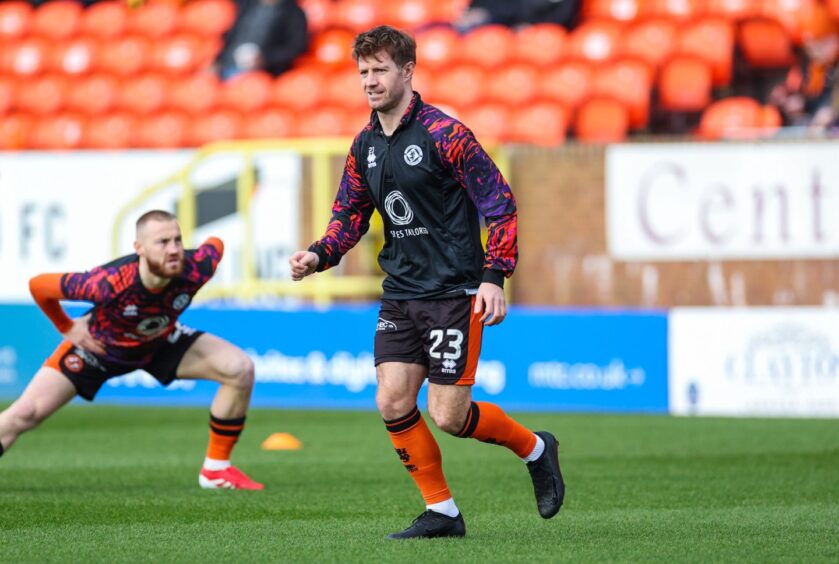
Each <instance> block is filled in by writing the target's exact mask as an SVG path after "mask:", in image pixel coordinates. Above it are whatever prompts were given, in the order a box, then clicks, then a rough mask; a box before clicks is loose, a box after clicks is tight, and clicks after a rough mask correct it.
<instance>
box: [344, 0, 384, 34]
mask: <svg viewBox="0 0 839 564" xmlns="http://www.w3.org/2000/svg"><path fill="white" fill-rule="evenodd" d="M382 4H384V3H383V2H379V1H377V0H341V2H338V3H337V4H334V5H333V8H332V10H334V11H335V22H336V23H340V24H341V25H343V26H346V27H348V28H350V29H352V30H353V31H355V32H360V31H365V30H367V29H370V28H371V27H373V26H375V25H377V24H379V23H382V22H383V21H384V17H385V8H384V6H382Z"/></svg>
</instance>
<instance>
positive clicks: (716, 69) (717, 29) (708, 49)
mask: <svg viewBox="0 0 839 564" xmlns="http://www.w3.org/2000/svg"><path fill="white" fill-rule="evenodd" d="M678 50H679V53H680V54H683V55H692V56H694V57H697V58H699V59H702V60H703V61H705V62H707V63H708V64H709V65H710V66H711V70H712V72H713V78H714V86H724V85H726V84H729V83H730V82H731V72H732V67H733V64H734V25H733V24H732V23H731V22H730V21H728V20H725V19H722V18H704V19H701V20H698V21H695V22H692V23H690V24H688V25H687V26H686V27H685V28H683V29H682V31H681V32H680V33H679V47H678Z"/></svg>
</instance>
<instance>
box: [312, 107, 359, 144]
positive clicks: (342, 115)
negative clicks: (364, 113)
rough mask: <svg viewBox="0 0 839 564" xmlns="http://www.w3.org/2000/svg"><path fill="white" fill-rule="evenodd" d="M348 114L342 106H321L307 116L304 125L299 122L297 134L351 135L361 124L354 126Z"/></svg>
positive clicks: (315, 135) (314, 135)
mask: <svg viewBox="0 0 839 564" xmlns="http://www.w3.org/2000/svg"><path fill="white" fill-rule="evenodd" d="M350 115H351V114H349V113H348V112H347V111H346V110H344V109H343V108H339V107H336V106H323V107H322V108H320V109H318V111H317V112H313V113H312V115H311V116H307V118H306V120H305V125H304V124H302V123H301V124H300V130H299V132H298V133H299V134H300V135H302V136H305V137H332V136H339V135H353V134H354V133H357V129H361V125H359V127H357V128H355V127H353V123H351V122H350Z"/></svg>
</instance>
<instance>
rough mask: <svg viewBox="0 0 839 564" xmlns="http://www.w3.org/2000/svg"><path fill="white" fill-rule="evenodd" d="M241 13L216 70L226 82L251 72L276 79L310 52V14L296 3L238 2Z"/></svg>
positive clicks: (288, 0)
mask: <svg viewBox="0 0 839 564" xmlns="http://www.w3.org/2000/svg"><path fill="white" fill-rule="evenodd" d="M237 4H238V14H237V16H236V21H235V22H234V23H233V26H232V27H231V28H230V29H229V30H228V31H227V33H225V35H224V46H223V47H222V49H221V51H220V52H219V54H218V56H217V57H216V61H215V68H216V70H217V71H218V73H219V76H220V77H221V78H222V79H228V78H230V77H232V76H235V75H237V74H239V73H243V72H248V71H258V70H261V71H265V72H268V73H270V74H272V75H274V76H276V75H278V74H280V73H282V72H284V71H286V70H288V69H289V68H290V67H291V65H292V63H293V62H294V59H296V58H297V57H298V56H299V55H302V54H303V53H305V52H306V49H307V48H308V45H309V34H308V31H307V29H306V14H305V13H304V12H303V10H302V9H301V8H300V6H299V5H298V4H297V1H296V0H237Z"/></svg>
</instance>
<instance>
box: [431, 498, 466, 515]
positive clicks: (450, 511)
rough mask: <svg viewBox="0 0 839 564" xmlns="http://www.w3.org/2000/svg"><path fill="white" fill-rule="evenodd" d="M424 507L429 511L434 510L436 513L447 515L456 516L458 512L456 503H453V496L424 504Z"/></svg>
mask: <svg viewBox="0 0 839 564" xmlns="http://www.w3.org/2000/svg"><path fill="white" fill-rule="evenodd" d="M425 508H426V509H430V510H431V511H436V512H437V513H442V514H443V515H447V516H448V517H457V514H458V513H460V510H458V508H457V505H455V504H454V498H453V497H450V498H449V499H447V500H446V501H441V502H439V503H432V504H431V505H426V506H425Z"/></svg>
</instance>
